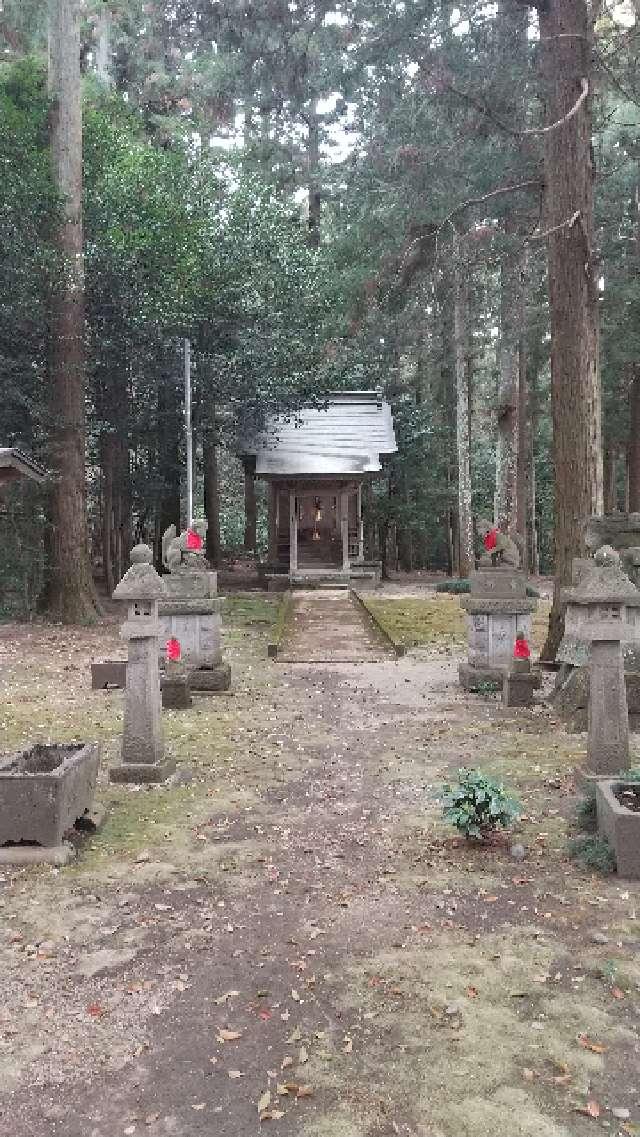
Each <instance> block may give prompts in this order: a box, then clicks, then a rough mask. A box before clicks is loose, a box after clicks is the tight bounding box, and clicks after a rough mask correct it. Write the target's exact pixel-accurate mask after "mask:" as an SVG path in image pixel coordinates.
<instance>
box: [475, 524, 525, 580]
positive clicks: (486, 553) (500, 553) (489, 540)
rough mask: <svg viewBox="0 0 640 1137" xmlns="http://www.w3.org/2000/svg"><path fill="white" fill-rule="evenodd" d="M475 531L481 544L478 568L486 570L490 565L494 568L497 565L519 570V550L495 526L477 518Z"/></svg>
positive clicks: (511, 540)
mask: <svg viewBox="0 0 640 1137" xmlns="http://www.w3.org/2000/svg"><path fill="white" fill-rule="evenodd" d="M476 529H477V531H478V536H479V537H480V538H481V540H482V544H483V550H482V553H481V554H480V559H479V566H480V567H485V568H486V567H488V566H489V565H490V566H492V567H493V568H495V567H496V566H497V565H506V566H507V567H508V568H516V569H517V568H520V564H521V556H520V549H519V548H518V546H517V544H516V542H515V541H514V540H513V539H512V538H511V537H508V536H507V534H506V533H501V532H500V530H499V529H498V527H497V525H494V524H493V522H491V521H487V519H486V518H484V517H479V518H478V520H477V522H476Z"/></svg>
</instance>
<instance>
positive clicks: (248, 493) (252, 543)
mask: <svg viewBox="0 0 640 1137" xmlns="http://www.w3.org/2000/svg"><path fill="white" fill-rule="evenodd" d="M256 529H257V526H256V484H255V462H254V463H253V465H252V464H251V463H250V462H245V464H244V547H245V551H246V552H248V553H255V551H256V545H257V533H256Z"/></svg>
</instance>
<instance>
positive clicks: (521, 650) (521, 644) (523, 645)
mask: <svg viewBox="0 0 640 1137" xmlns="http://www.w3.org/2000/svg"><path fill="white" fill-rule="evenodd" d="M513 658H514V659H531V648H530V647H529V644H528V643H527V641H526V638H525V636H524V635H523V633H522V632H518V635H517V636H516V642H515V645H514V648H513Z"/></svg>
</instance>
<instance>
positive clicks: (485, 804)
mask: <svg viewBox="0 0 640 1137" xmlns="http://www.w3.org/2000/svg"><path fill="white" fill-rule="evenodd" d="M520 812H521V810H520V805H519V803H518V802H517V801H516V800H515V799H514V798H512V797H511V796H510V795H509V794H508V793H507V792H506V790H505V788H504V786H503V785H502V784H501V783H500V782H497V781H495V780H494V779H493V778H490V777H489V776H488V775H487V774H484V773H483V772H482V770H469V769H462V770H458V782H457V784H456V785H445V787H444V794H443V809H442V814H443V817H444V819H445V821H448V822H450V823H451V824H452V825H454V826H455V828H456V829H457V830H458V831H459V832H460V833H462V834H463V835H464V836H465V837H466V838H467V840H469V839H470V838H475V839H476V840H479V841H482V840H484V839H485V838H487V837H488V836H489V835H490V834H491V833H495V832H496V830H498V829H508V828H509V826H510V825H512V824H513V822H514V821H516V820H517V818H518V817H519V816H520Z"/></svg>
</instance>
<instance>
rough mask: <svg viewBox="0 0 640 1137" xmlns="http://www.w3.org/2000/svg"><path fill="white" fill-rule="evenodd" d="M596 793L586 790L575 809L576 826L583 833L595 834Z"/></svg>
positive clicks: (593, 789) (596, 818) (592, 790)
mask: <svg viewBox="0 0 640 1137" xmlns="http://www.w3.org/2000/svg"><path fill="white" fill-rule="evenodd" d="M597 821H598V816H597V811H596V791H595V788H592V789H589V790H587V792H586V794H585V796H584V797H583V798H581V799H580V801H579V802H578V805H577V807H576V825H577V826H578V829H580V830H581V831H582V832H583V833H595V831H596V828H597Z"/></svg>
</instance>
